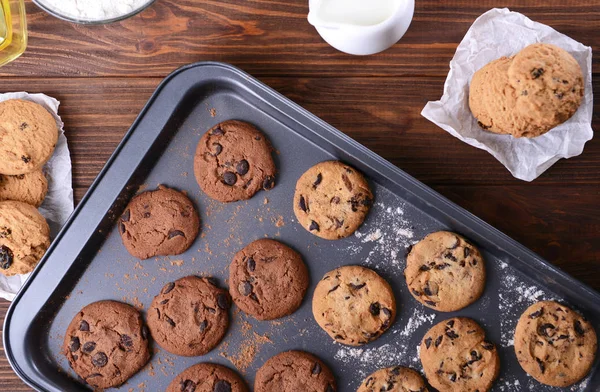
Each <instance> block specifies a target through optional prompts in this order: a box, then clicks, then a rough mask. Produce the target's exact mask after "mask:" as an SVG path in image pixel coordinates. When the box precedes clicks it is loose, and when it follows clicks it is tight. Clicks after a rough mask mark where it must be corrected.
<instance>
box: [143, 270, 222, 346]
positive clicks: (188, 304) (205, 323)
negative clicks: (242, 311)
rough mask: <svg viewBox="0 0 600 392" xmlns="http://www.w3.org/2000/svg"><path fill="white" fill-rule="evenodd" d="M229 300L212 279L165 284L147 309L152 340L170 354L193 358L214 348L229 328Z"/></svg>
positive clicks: (181, 280)
mask: <svg viewBox="0 0 600 392" xmlns="http://www.w3.org/2000/svg"><path fill="white" fill-rule="evenodd" d="M230 306H231V300H230V298H229V294H228V293H227V291H225V290H223V289H221V288H219V287H217V285H216V280H214V279H212V278H198V277H196V276H187V277H185V278H181V279H179V280H176V281H175V282H170V283H167V284H166V285H165V286H164V287H163V289H162V290H161V292H160V294H158V295H157V296H156V297H154V300H153V301H152V304H151V305H150V309H148V327H149V328H150V332H151V334H152V337H153V338H154V340H155V341H156V343H158V344H159V345H160V346H161V347H162V348H164V349H165V350H167V351H168V352H170V353H173V354H177V355H183V356H186V357H193V356H198V355H204V354H206V353H208V352H209V351H211V350H212V349H213V348H215V347H216V346H217V345H218V344H219V342H220V341H221V339H223V336H225V332H227V328H228V326H229V308H230Z"/></svg>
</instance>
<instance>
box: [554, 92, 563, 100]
mask: <svg viewBox="0 0 600 392" xmlns="http://www.w3.org/2000/svg"><path fill="white" fill-rule="evenodd" d="M554 95H555V96H556V98H558V99H563V98H564V97H565V94H564V93H558V94H554Z"/></svg>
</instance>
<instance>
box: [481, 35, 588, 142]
mask: <svg viewBox="0 0 600 392" xmlns="http://www.w3.org/2000/svg"><path fill="white" fill-rule="evenodd" d="M584 92H585V86H584V82H583V73H582V71H581V67H580V66H579V64H578V63H577V60H575V58H573V56H572V55H571V54H569V53H568V52H567V51H565V50H564V49H562V48H559V47H558V46H555V45H550V44H542V43H539V44H534V45H530V46H528V47H526V48H525V49H523V50H522V51H520V52H519V53H518V54H516V55H515V56H513V57H510V58H508V57H502V58H500V59H498V60H495V61H493V62H491V63H489V64H488V65H486V66H485V67H483V68H482V69H480V70H479V71H477V72H476V73H475V75H474V76H473V79H472V81H471V86H470V94H469V106H470V108H471V112H472V113H473V116H475V118H476V119H477V120H478V123H479V125H480V126H481V128H483V129H484V130H487V131H490V132H494V133H498V134H504V135H512V136H514V137H516V138H520V137H527V138H535V137H538V136H541V135H543V134H545V133H546V132H548V131H550V130H551V129H552V128H554V127H556V126H557V125H560V124H562V123H564V122H565V121H567V120H568V119H570V118H571V117H572V116H573V115H574V114H575V112H576V111H577V109H579V106H580V105H581V102H582V100H583V96H584Z"/></svg>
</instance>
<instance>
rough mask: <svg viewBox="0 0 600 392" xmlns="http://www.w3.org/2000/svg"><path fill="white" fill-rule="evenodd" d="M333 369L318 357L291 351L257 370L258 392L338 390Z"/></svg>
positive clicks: (270, 360) (255, 387)
mask: <svg viewBox="0 0 600 392" xmlns="http://www.w3.org/2000/svg"><path fill="white" fill-rule="evenodd" d="M336 390H337V388H336V383H335V379H334V377H333V373H331V370H329V368H328V367H327V366H326V365H325V364H324V363H323V362H322V361H321V360H320V359H319V358H317V357H315V356H314V355H312V354H309V353H306V352H303V351H287V352H283V353H281V354H278V355H275V356H274V357H272V358H271V359H269V360H268V361H267V362H265V364H264V365H263V366H262V367H261V368H260V369H258V372H256V378H255V380H254V392H273V391H277V392H299V391H302V392H335V391H336Z"/></svg>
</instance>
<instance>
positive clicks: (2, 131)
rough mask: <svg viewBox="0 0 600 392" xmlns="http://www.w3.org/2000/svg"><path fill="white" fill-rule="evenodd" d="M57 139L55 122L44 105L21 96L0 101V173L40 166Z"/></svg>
mask: <svg viewBox="0 0 600 392" xmlns="http://www.w3.org/2000/svg"><path fill="white" fill-rule="evenodd" d="M57 141H58V127H57V125H56V121H55V120H54V117H52V115H51V114H50V113H49V112H48V111H47V110H46V109H45V108H44V107H43V106H41V105H38V104H37V103H34V102H30V101H25V100H21V99H10V100H8V101H3V102H0V157H2V159H0V173H2V174H7V175H13V176H14V175H19V174H25V173H31V172H32V171H35V170H39V169H41V168H42V166H43V165H44V164H45V163H46V162H47V161H48V160H49V159H50V157H51V156H52V154H53V153H54V148H55V147H56V142H57Z"/></svg>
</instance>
